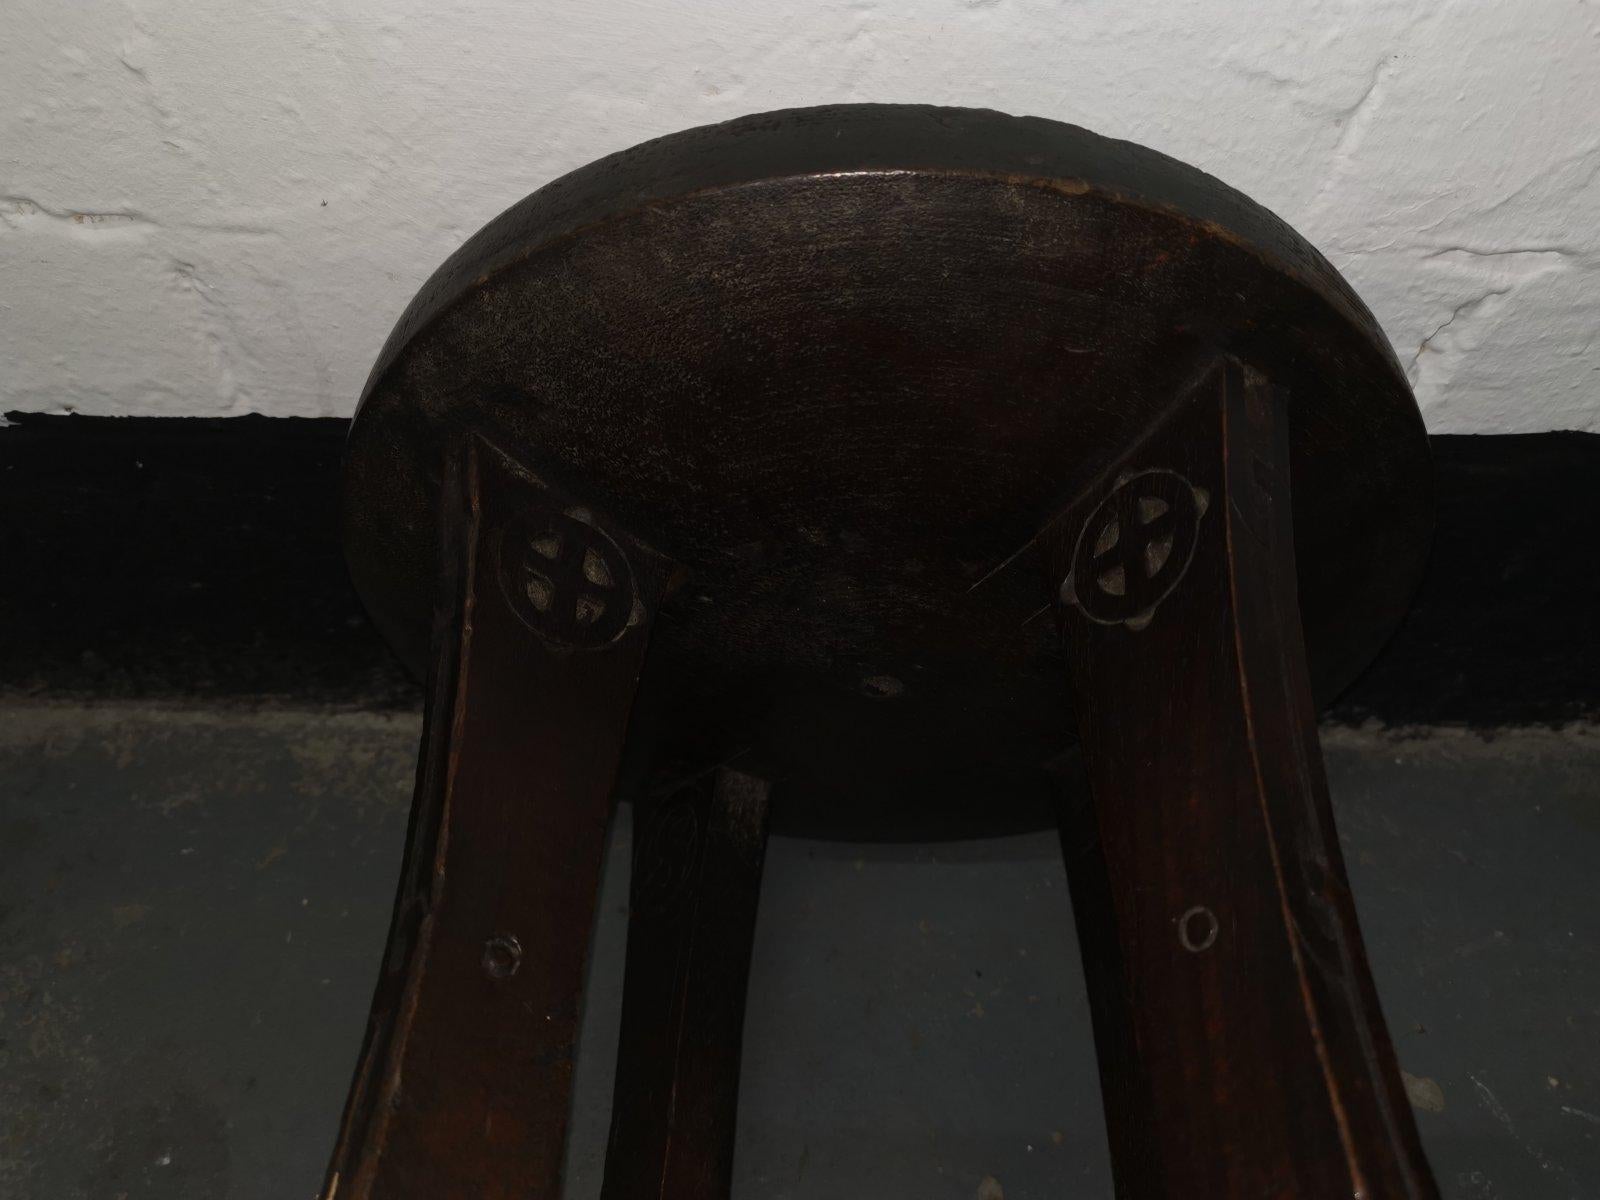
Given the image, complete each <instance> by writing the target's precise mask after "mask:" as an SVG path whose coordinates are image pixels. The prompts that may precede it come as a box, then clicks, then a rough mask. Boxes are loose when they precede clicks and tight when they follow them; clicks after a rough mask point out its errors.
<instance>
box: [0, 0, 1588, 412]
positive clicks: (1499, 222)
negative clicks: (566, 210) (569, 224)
mask: <svg viewBox="0 0 1600 1200" xmlns="http://www.w3.org/2000/svg"><path fill="white" fill-rule="evenodd" d="M843 100H907V101H925V102H934V103H946V104H966V105H979V106H987V107H993V108H999V109H1004V110H1007V111H1010V112H1016V113H1030V114H1037V115H1040V116H1048V117H1054V118H1057V119H1060V120H1066V121H1071V122H1075V123H1078V124H1082V125H1086V126H1088V127H1089V128H1091V129H1095V130H1097V131H1099V132H1101V133H1106V134H1110V135H1113V136H1116V137H1124V138H1131V139H1133V140H1136V141H1140V142H1144V143H1146V144H1148V145H1151V146H1154V147H1156V148H1157V149H1160V150H1164V151H1166V152H1167V153H1169V154H1172V155H1175V156H1177V157H1179V158H1183V159H1187V160H1188V161H1190V162H1193V163H1195V164H1196V165H1198V166H1200V167H1203V168H1204V169H1206V170H1208V171H1210V172H1212V173H1213V174H1216V175H1218V176H1220V177H1221V178H1222V179H1224V180H1226V181H1227V182H1229V183H1231V184H1233V185H1234V186H1236V187H1238V188H1240V189H1242V190H1244V191H1245V192H1247V193H1248V194H1250V195H1252V196H1254V197H1255V198H1256V199H1258V200H1260V201H1262V202H1263V203H1265V204H1266V205H1267V206H1268V207H1270V208H1272V209H1274V210H1275V211H1277V212H1278V213H1279V214H1280V215H1282V216H1283V217H1285V218H1286V219H1287V220H1288V221H1289V222H1290V223H1291V224H1293V225H1295V226H1296V227H1298V228H1299V229H1300V230H1301V231H1302V232H1303V233H1304V234H1306V235H1307V236H1308V237H1309V238H1310V239H1311V240H1312V241H1313V242H1315V243H1316V244H1317V245H1318V246H1320V247H1321V248H1322V250H1323V251H1324V252H1325V253H1327V254H1328V255H1329V257H1330V258H1332V260H1333V261H1334V263H1335V264H1336V265H1338V266H1339V267H1340V269H1341V270H1343V271H1344V272H1345V273H1346V274H1347V275H1348V277H1349V278H1350V280H1351V282H1352V283H1353V284H1354V285H1355V286H1356V288H1357V289H1358V290H1359V291H1360V292H1361V294H1362V295H1363V296H1364V297H1365V298H1366V299H1367V301H1368V303H1369V304H1371V306H1372V307H1373V309H1374V311H1375V312H1376V313H1377V314H1378V316H1379V318H1380V319H1381V320H1382V322H1383V324H1384V327H1385V328H1386V329H1387V330H1388V333H1389V336H1390V338H1391V339H1392V340H1393V342H1394V344H1395V346H1396V349H1397V351H1398V353H1399V355H1400V358H1401V360H1402V361H1403V362H1406V363H1409V364H1410V369H1411V374H1412V377H1413V380H1414V382H1415V384H1416V389H1417V395H1418V399H1419V400H1420V401H1421V403H1422V406H1423V409H1424V411H1425V413H1426V415H1427V418H1428V422H1429V425H1430V427H1431V428H1432V429H1434V430H1435V431H1438V432H1503V431H1527V430H1540V429H1590V430H1600V336H1597V335H1600V6H1597V5H1596V4H1595V3H1593V2H1592V0H1591V2H1588V3H1585V2H1582V0H967V2H961V0H828V2H821V3H819V2H810V0H699V2H696V3H690V2H688V0H660V2H650V0H587V2H580V0H563V2H558V0H476V2H470V0H275V2H273V3H270V4H267V3H258V2H255V0H6V4H5V12H4V17H3V20H0V197H3V200H0V409H12V408H15V409H23V410H35V411H47V412H61V411H69V410H72V411H80V412H89V413H150V414H192V415H222V414H230V413H242V412H264V413H272V414H284V415H287V414H303V415H346V414H348V413H350V412H351V411H352V409H353V407H354V404H355V399H356V395H357V392H358V390H359V388H360V386H361V383H362V381H363V379H364V378H365V375H366V372H367V369H368V367H369V366H370V364H371V361H372V359H373V357H374V356H375V355H376V353H377V351H378V347H379V345H380V344H381V342H382V341H383V338H384V337H385V335H386V334H387V333H388V331H389V328H390V326H391V325H392V323H393V322H394V320H395V318H396V317H397V316H398V314H399V312H400V310H401V309H402V308H403V307H404V305H405V303H406V301H407V300H409V299H410V297H411V295H412V293H413V291H414V290H415V289H416V288H417V286H418V285H419V284H420V283H421V282H422V280H423V279H424V278H425V277H426V276H427V275H428V274H429V272H431V271H432V270H433V268H434V267H435V266H436V265H437V264H438V263H439V261H440V260H442V259H443V258H444V257H445V255H446V254H448V253H449V252H450V251H451V250H452V249H453V248H454V247H455V246H457V245H458V244H459V243H460V242H461V241H462V240H463V239H464V238H465V237H466V236H467V235H469V234H470V233H472V231H474V230H475V229H477V228H478V226H480V225H481V224H482V223H483V222H485V221H487V220H488V219H489V218H490V217H492V216H494V215H495V214H496V213H497V212H499V211H500V210H501V209H503V208H505V207H506V206H507V205H509V204H510V203H512V202H513V201H515V200H517V199H518V198H520V197H521V196H523V195H524V194H525V193H527V192H529V191H532V190H533V189H534V188H536V187H538V186H539V185H540V184H542V183H544V182H545V181H547V180H549V179H551V178H553V177H555V176H556V175H558V174H561V173H562V172H564V171H567V170H569V169H571V168H573V167H576V166H579V165H581V164H583V163H585V162H587V161H589V160H590V159H592V158H594V157H596V156H598V155H601V154H604V153H607V152H609V151H612V150H616V149H620V148H622V147H625V146H628V145H630V144H632V143H634V142H636V141H639V140H641V139H644V138H647V137H653V136H655V135H657V134H662V133H667V132H671V131H673V130H675V129H679V128H684V127H687V126H690V125H696V124H702V123H705V122H710V121H717V120H722V119H725V118H727V117H731V116H736V115H739V114H742V113H746V112H753V111H760V110H763V109H771V108H781V107H786V106H790V105H801V104H816V103H823V102H830V101H843Z"/></svg>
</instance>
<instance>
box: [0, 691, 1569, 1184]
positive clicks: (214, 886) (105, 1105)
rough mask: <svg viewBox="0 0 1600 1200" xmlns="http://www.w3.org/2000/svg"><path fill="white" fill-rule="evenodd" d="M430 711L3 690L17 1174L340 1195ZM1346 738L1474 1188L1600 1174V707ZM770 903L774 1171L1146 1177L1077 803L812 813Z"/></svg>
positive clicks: (596, 984)
mask: <svg viewBox="0 0 1600 1200" xmlns="http://www.w3.org/2000/svg"><path fill="white" fill-rule="evenodd" d="M416 736H417V723H416V722H415V721H414V720H412V719H410V718H401V717H383V716H374V715H369V714H354V713H346V714H337V713H312V712H286V711H277V712H271V711H266V712H263V711H255V712H248V711H242V710H239V711H224V710H210V711H187V710H181V709H158V708H151V707H145V708H138V707H99V708H73V707H51V706H45V705H31V706H30V705H25V704H21V703H12V704H9V705H6V706H0V1197H5V1198H6V1200H74V1198H77V1197H94V1198H97V1200H98V1198H102V1197H104V1198H107V1200H116V1198H126V1200H143V1198H147V1197H149V1198H154V1197H160V1198H164V1200H199V1198H201V1197H207V1198H209V1197H236V1198H239V1200H256V1198H261V1200H266V1198H268V1197H271V1198H272V1200H282V1198H284V1197H304V1198H307V1200H309V1198H310V1197H311V1196H312V1195H313V1193H314V1191H315V1189H316V1187H317V1184H318V1182H319V1179H320V1174H321V1171H322V1167H323V1163H324V1161H325V1157H326V1155H327V1153H328V1150H329V1144H330V1140H331V1137H332V1134H333V1131H334V1125H335V1122H336V1120H337V1117H338V1113H339V1108H340V1104H341V1102H342V1099H343V1096H344V1091H345V1086H346V1083H347V1081H348V1076H349V1072H350V1069H351V1066H352V1063H353V1059H354V1055H355V1052H356V1049H357V1047H358V1044H359V1042H360V1039H361V1033H362V1028H363V1023H364V1018H365V1011H366V1006H367V1001H368V997H369V993H370V988H371V985H372V982H373V978H374V973H375V971H376V967H377V962H378V955H379V950H380V944H381V941H382V939H383V935H384V931H385V927H386V922H387V914H388V907H389V901H390V898H391V891H392V888H393V885H394V880H395V876H396V871H397V868H398V864H399V855H400V845H401V840H402V837H403V835H404V829H405V817H406V808H407V804H408V800H409V792H410V786H411V775H412V759H413V753H414V747H415V741H416ZM1324 742H1325V748H1326V753H1327V758H1328V763H1329V768H1330V773H1331V776H1332V783H1333V790H1334V796H1335V803H1336V807H1337V809H1338V816H1339V820H1340V827H1341V831H1342V835H1343V838H1344V840H1345V843H1346V846H1345V849H1346V854H1347V857H1348V860H1349V865H1350V871H1351V875H1352V878H1353V881H1354V884H1355V888H1356V893H1357V898H1358V903H1359V905H1360V909H1361V915H1362V919H1363V923H1364V927H1365V929H1366V933H1367V940H1368V947H1369V949H1370V952H1371V957H1372V961H1373V966H1374V970H1375V972H1376V975H1377V979H1378V985H1379V989H1380V991H1381V993H1382V996H1383V1002H1384V1007H1385V1010H1386V1012H1387V1014H1388V1017H1389V1022H1390V1026H1391V1028H1392V1030H1393V1031H1394V1035H1395V1040H1396V1043H1397V1046H1398V1049H1399V1054H1400V1059H1401V1062H1402V1064H1403V1065H1404V1067H1405V1069H1406V1071H1407V1072H1408V1074H1409V1076H1410V1081H1409V1086H1410V1090H1411V1092H1412V1094H1413V1099H1414V1102H1415V1103H1416V1105H1417V1107H1418V1110H1419V1111H1418V1114H1417V1116H1418V1121H1419V1124H1420V1126H1421V1129H1422V1136H1423V1140H1424V1142H1425V1144H1426V1146H1427V1150H1428V1153H1429V1156H1430V1158H1431V1160H1432V1162H1433V1164H1434V1167H1435V1169H1436V1172H1437V1174H1438V1176H1439V1179H1440V1183H1441V1186H1442V1188H1443V1191H1444V1194H1445V1195H1446V1196H1447V1197H1451V1198H1460V1200H1500V1198H1504V1200H1545V1198H1550V1200H1556V1198H1560V1200H1575V1198H1585V1200H1588V1198H1593V1197H1600V914H1597V906H1596V888H1595V886H1594V883H1595V879H1596V870H1595V864H1596V863H1597V862H1600V734H1596V733H1595V732H1593V731H1589V730H1567V731H1564V732H1552V731H1543V730H1530V731H1521V732H1502V733H1499V734H1496V735H1495V736H1493V737H1492V738H1487V739H1485V738H1483V737H1479V736H1477V735H1472V734H1466V733H1461V732H1450V731H1435V732H1433V733H1431V734H1428V735H1426V736H1421V735H1414V736H1411V737H1403V738H1402V737H1396V736H1394V735H1391V734H1383V733H1377V732H1365V731H1350V730H1330V731H1327V733H1326V735H1325V739H1324ZM628 840H629V831H628V827H627V822H626V820H625V819H623V820H622V821H620V822H619V827H618V829H617V832H616V835H615V837H614V839H613V844H612V847H611V856H610V866H609V869H608V875H607V879H606V885H605V892H604V896H603V898H602V917H601V922H600V928H599V934H598V937H599V942H598V947H597V951H596V956H595V965H594V970H593V978H592V981H591V988H590V998H589V1003H588V1006H587V1009H586V1013H585V1023H584V1034H583V1042H582V1048H581V1053H580V1061H579V1077H578V1096H577V1101H576V1127H575V1130H574V1133H573V1141H572V1151H571V1166H570V1170H569V1183H568V1188H567V1195H568V1196H569V1197H571V1198H573V1200H581V1198H586V1197H593V1196H595V1195H597V1193H598V1189H599V1182H600V1168H601V1158H602V1152H603V1148H604V1137H605V1127H606V1119H607V1118H606V1112H607V1108H608V1105H609V1098H610V1097H609V1078H608V1077H609V1073H610V1066H611V1059H612V1056H613V1052H614V1047H615V1037H616V1033H615V1029H616V1022H617V1014H618V1009H619V999H620V996H619V992H620V982H621V952H622V946H623V940H624V934H625V923H626V903H627V897H626V891H627V879H626V870H625V869H624V868H623V865H624V864H625V863H626V859H627V853H628ZM761 905H762V907H761V916H760V925H759V930H758V948H757V953H756V957H755V963H754V969H753V978H752V982H751V996H750V1006H749V1018H748V1024H747V1029H746V1050H745V1071H744V1083H743V1090H742V1093H741V1102H740V1127H739V1151H738V1163H737V1181H736V1186H735V1194H736V1195H737V1196H739V1197H743V1198H745V1200H765V1198H791V1197H792V1198H795V1200H801V1198H810V1197H817V1198H822V1197H827V1198H829V1200H832V1198H834V1197H838V1196H840V1195H855V1194H860V1195H874V1196H880V1197H891V1198H892V1197H907V1198H908V1200H909V1198H912V1197H915V1198H918V1200H927V1198H938V1197H948V1198H950V1200H968V1198H971V1197H974V1196H977V1195H979V1194H980V1193H981V1194H983V1195H985V1196H995V1195H998V1194H1000V1193H1001V1192H1003V1194H1004V1195H1005V1196H1006V1197H1009V1198H1010V1200H1026V1198H1029V1197H1046V1196H1050V1197H1086V1198H1104V1200H1109V1197H1110V1196H1111V1185H1110V1176H1109V1170H1108V1164H1107V1158H1106V1148H1105V1138H1104V1129H1103V1126H1102V1122H1101V1118H1100V1111H1099V1096H1098V1087H1097V1083H1096V1077H1095V1068H1094V1056H1093V1047H1092V1044H1091V1040H1090V1032H1089V1025H1088V1014H1087V1007H1086V1003H1085V998H1084V994H1083V983H1082V979H1081V976H1080V974H1079V970H1078V967H1077V962H1076V948H1075V945H1074V940H1073V935H1072V926H1071V917H1070V908H1069V905H1068V900H1067V892H1066V886H1065V879H1064V876H1063V874H1062V869H1061V866H1060V861H1059V856H1058V853H1057V848H1056V843H1055V838H1054V836H1053V835H1052V834H1049V833H1042V834H1038V835H1032V836H1026V837H1014V838H1006V839H1001V840H995V841H989V842H981V843H967V844H959V845H945V846H912V847H881V846H880V847H868V846H851V845H839V844H825V843H812V842H801V841H790V840H782V839H780V840H775V841H774V844H773V845H772V847H771V851H770V853H769V856H768V866H767V875H766V880H765V884H764V890H763V893H762V901H761ZM990 1181H993V1182H990ZM996 1184H998V1188H999V1191H998V1192H997V1190H996Z"/></svg>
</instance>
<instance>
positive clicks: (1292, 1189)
mask: <svg viewBox="0 0 1600 1200" xmlns="http://www.w3.org/2000/svg"><path fill="white" fill-rule="evenodd" d="M1289 483H1290V481H1289V456H1288V439H1287V397H1286V396H1285V394H1284V393H1282V392H1281V391H1278V390H1277V389H1275V388H1273V387H1272V386H1271V385H1270V384H1269V383H1268V381H1267V380H1266V379H1265V378H1264V377H1263V376H1262V375H1260V374H1259V373H1257V372H1256V371H1254V370H1252V369H1251V368H1249V367H1247V366H1243V365H1241V364H1240V363H1239V362H1238V361H1236V360H1233V359H1227V360H1222V361H1219V362H1218V363H1216V364H1215V365H1213V366H1212V367H1211V368H1210V369H1208V370H1207V371H1206V372H1205V374H1204V376H1203V378H1202V379H1201V380H1200V381H1199V382H1198V383H1196V384H1195V385H1194V386H1193V387H1192V389H1189V390H1187V391H1186V393H1185V394H1184V395H1183V396H1182V398H1181V400H1180V402H1179V403H1178V404H1177V405H1176V406H1175V407H1174V409H1173V410H1172V411H1171V413H1170V414H1169V415H1168V416H1167V417H1166V418H1165V419H1163V420H1162V421H1160V422H1159V423H1157V424H1156V425H1155V426H1154V427H1153V428H1152V429H1151V431H1150V435H1149V436H1148V438H1146V439H1145V440H1144V441H1143V442H1142V443H1141V444H1139V445H1138V446H1137V447H1135V448H1134V449H1133V450H1132V451H1131V452H1130V453H1129V454H1128V455H1127V456H1126V457H1125V458H1124V459H1123V461H1122V462H1121V463H1119V464H1118V466H1117V467H1116V469H1115V470H1114V471H1113V472H1112V473H1111V474H1110V475H1109V476H1108V477H1107V478H1105V479H1103V480H1102V481H1100V482H1099V483H1098V484H1097V485H1096V486H1095V487H1093V488H1091V489H1089V490H1088V491H1087V492H1086V493H1085V495H1084V497H1083V499H1082V501H1081V502H1080V503H1078V504H1077V505H1075V506H1074V507H1073V508H1072V510H1071V511H1070V512H1069V513H1068V514H1067V515H1066V516H1065V517H1064V518H1063V519H1062V520H1060V521H1058V522H1056V523H1055V524H1054V525H1053V526H1052V528H1051V530H1050V531H1049V533H1048V534H1047V535H1046V536H1045V537H1044V538H1043V539H1042V540H1041V546H1042V549H1043V551H1044V560H1045V562H1046V563H1047V564H1048V566H1049V568H1050V569H1051V574H1052V578H1053V579H1055V580H1061V581H1063V582H1062V583H1061V585H1060V586H1061V597H1060V601H1061V602H1060V606H1059V611H1060V614H1061V625H1062V629H1063V633H1064V636H1065V638H1066V641H1067V645H1068V648H1069V654H1070V659H1071V673H1072V676H1073V681H1074V684H1075V688H1076V692H1077V697H1078V704H1077V711H1078V714H1079V728H1080V732H1081V735H1082V740H1083V747H1084V758H1085V760H1086V763H1087V766H1088V771H1089V778H1090V786H1091V790H1092V792H1093V796H1094V815H1093V819H1092V825H1093V829H1092V833H1091V834H1090V835H1089V836H1087V837H1085V836H1084V826H1083V822H1082V821H1081V820H1080V819H1079V818H1078V817H1076V816H1075V815H1074V814H1071V813H1068V814H1064V819H1063V833H1064V836H1063V842H1064V847H1065V850H1066V854H1067V860H1068V865H1069V869H1070V870H1071V872H1072V875H1073V898H1074V908H1075V912H1076V917H1077V922H1078V926H1079V935H1080V941H1081V943H1082V946H1083V955H1084V963H1085V968H1086V971H1087V974H1088V977H1089V991H1090V997H1091V1003H1092V1007H1093V1011H1094V1018H1095V1028H1096V1039H1097V1044H1098V1050H1099V1055H1100V1063H1101V1079H1102V1087H1103V1091H1104V1094H1105V1098H1106V1108H1107V1123H1108V1127H1109V1130H1110V1134H1111V1140H1112V1148H1113V1161H1114V1164H1115V1168H1116V1173H1117V1178H1118V1186H1119V1193H1118V1194H1119V1195H1125V1196H1129V1197H1137V1198H1138V1200H1153V1198H1156V1197H1173V1198H1174V1200H1176V1198H1177V1197H1200V1196H1204V1197H1245V1196H1294V1197H1298V1198H1301V1200H1349V1198H1350V1197H1362V1198H1363V1200H1399V1198H1405V1200H1423V1198H1431V1197H1436V1196H1437V1194H1438V1193H1437V1191H1436V1190H1435V1187H1434V1184H1433V1182H1432V1179H1431V1177H1430V1175H1429V1172H1428V1168H1427V1164H1426V1161H1425V1159H1424V1158H1423V1155H1422V1150H1421V1146H1420V1143H1419V1141H1418V1138H1417V1133H1416V1128H1415V1124H1414V1122H1413V1120H1412V1117H1411V1110H1410V1107H1409V1105H1408V1103H1407V1101H1406V1097H1405V1094H1404V1091H1403V1089H1402V1087H1401V1084H1400V1074H1399V1069H1398V1066H1397V1064H1396V1062H1395V1057H1394V1051H1393V1049H1392V1047H1391V1045H1390V1042H1389V1036H1388V1032H1387V1030H1386V1029H1385V1027H1384V1023H1383V1017H1382V1014H1381V1012H1380V1010H1379V1007H1378V1000H1377V995H1376V993H1375V991H1374V988H1373V984H1372V978H1371V974H1370V972H1369V971H1368V968H1367V964H1366V958H1365V953H1364V951H1363V949H1362V945H1361V935H1360V932H1359V929H1358V928H1357V924H1356V914H1355V909H1354V906H1353V904H1352V901H1351V895H1350V890H1349V885H1348V883H1347V882H1346V879H1345V873H1344V867H1343V863H1342V860H1341V856H1340V852H1339V842H1338V836H1337V834H1336V832H1335V830H1334V826H1333V816H1332V812H1331V810H1330V808H1329V804H1328V793H1327V783H1326V780H1325V778H1324V775H1323V768H1322V758H1321V753H1320V750H1319V748H1318V745H1317V738H1316V721H1315V708H1314V706H1313V704H1312V699H1311V691H1310V686H1309V680H1308V675H1307V670H1306V662H1305V652H1304V648H1303V645H1302V640H1301V631H1300V618H1299V608H1298V605H1297V603H1296V598H1295V568H1294V544H1293V528H1292V521H1291V510H1290V503H1289Z"/></svg>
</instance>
